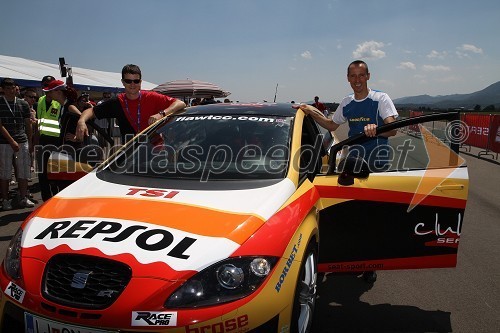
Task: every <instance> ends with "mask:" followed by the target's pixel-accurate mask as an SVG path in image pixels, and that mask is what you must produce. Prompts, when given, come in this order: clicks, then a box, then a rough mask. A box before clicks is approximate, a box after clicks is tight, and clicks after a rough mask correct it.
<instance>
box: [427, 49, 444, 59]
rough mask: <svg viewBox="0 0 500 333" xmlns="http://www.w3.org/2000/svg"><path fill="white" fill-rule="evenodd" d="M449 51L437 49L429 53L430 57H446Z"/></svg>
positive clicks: (428, 56)
mask: <svg viewBox="0 0 500 333" xmlns="http://www.w3.org/2000/svg"><path fill="white" fill-rule="evenodd" d="M447 54H448V53H447V52H446V51H443V52H438V51H436V50H432V51H431V53H429V54H428V55H427V58H429V59H436V58H437V59H444V58H445V57H446V55H447Z"/></svg>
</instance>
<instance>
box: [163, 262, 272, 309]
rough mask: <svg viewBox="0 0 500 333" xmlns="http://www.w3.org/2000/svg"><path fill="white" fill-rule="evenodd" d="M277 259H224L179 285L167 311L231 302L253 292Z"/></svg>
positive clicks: (168, 301)
mask: <svg viewBox="0 0 500 333" xmlns="http://www.w3.org/2000/svg"><path fill="white" fill-rule="evenodd" d="M277 261H278V257H239V258H230V259H225V260H223V261H221V262H218V263H216V264H214V265H212V266H209V267H207V268H205V269H204V270H203V271H201V272H199V273H198V274H196V275H195V276H193V277H192V278H191V279H189V280H188V281H186V282H185V283H184V284H183V285H182V286H180V287H179V288H178V289H177V290H176V291H175V292H174V293H173V294H172V295H170V297H169V298H168V299H167V301H166V302H165V307H166V308H188V307H189V308H195V307H202V306H210V305H218V304H222V303H227V302H231V301H234V300H237V299H240V298H243V297H245V296H248V295H250V294H251V293H252V292H254V291H255V290H256V289H257V288H258V287H259V286H260V285H261V284H262V282H264V280H265V279H266V278H267V276H268V275H269V273H270V272H271V270H272V268H273V267H274V265H275V264H276V262H277Z"/></svg>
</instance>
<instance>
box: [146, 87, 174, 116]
mask: <svg viewBox="0 0 500 333" xmlns="http://www.w3.org/2000/svg"><path fill="white" fill-rule="evenodd" d="M145 93H146V94H147V95H148V97H147V98H148V99H150V100H151V102H152V104H153V105H154V109H155V110H157V112H158V111H161V110H165V109H166V108H168V107H169V106H170V105H172V103H174V102H175V101H176V100H177V99H176V98H173V97H170V96H167V95H163V94H160V93H157V92H156V91H147V92H145Z"/></svg>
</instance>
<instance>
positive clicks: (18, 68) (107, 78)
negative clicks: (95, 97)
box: [0, 55, 157, 92]
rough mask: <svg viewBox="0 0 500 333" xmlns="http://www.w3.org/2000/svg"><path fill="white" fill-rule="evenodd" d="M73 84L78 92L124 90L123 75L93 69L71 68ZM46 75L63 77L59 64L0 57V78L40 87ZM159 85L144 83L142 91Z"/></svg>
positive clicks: (22, 84)
mask: <svg viewBox="0 0 500 333" xmlns="http://www.w3.org/2000/svg"><path fill="white" fill-rule="evenodd" d="M71 69H72V74H73V84H74V85H75V88H76V89H78V90H85V91H110V92H118V91H121V90H123V85H122V83H121V73H113V72H102V71H96V70H92V69H86V68H79V67H73V66H71ZM45 75H52V76H54V77H55V78H56V79H57V78H60V77H61V74H60V72H59V64H49V63H46V62H41V61H36V60H29V59H24V58H18V57H9V56H4V55H0V78H1V79H3V78H6V77H9V78H12V79H14V81H16V83H17V84H19V85H20V86H23V87H40V81H41V80H42V78H43V77H44V76H45ZM156 86H157V84H154V83H151V82H147V81H144V80H143V81H142V89H144V90H151V89H153V88H154V87H156Z"/></svg>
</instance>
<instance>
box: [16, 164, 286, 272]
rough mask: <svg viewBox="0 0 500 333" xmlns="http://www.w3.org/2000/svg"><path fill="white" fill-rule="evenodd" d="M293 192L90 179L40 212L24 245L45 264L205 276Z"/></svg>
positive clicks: (282, 184) (281, 186) (280, 186)
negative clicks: (99, 263)
mask: <svg viewBox="0 0 500 333" xmlns="http://www.w3.org/2000/svg"><path fill="white" fill-rule="evenodd" d="M294 191H295V188H294V184H293V182H292V181H291V180H289V179H283V180H281V181H279V182H277V183H275V184H273V185H270V186H265V187H260V188H252V189H242V190H220V191H217V190H210V191H200V190H178V189H161V188H141V187H136V186H133V187H131V186H130V185H123V184H116V183H110V182H107V181H104V180H102V179H99V178H98V177H97V176H96V174H95V173H90V174H89V175H87V176H85V177H84V178H82V179H80V180H79V181H77V182H76V183H74V184H73V185H71V186H70V187H68V188H67V189H65V190H63V191H62V192H60V193H59V194H58V195H56V196H55V197H54V198H52V199H51V200H49V201H48V202H46V203H45V204H44V205H43V206H42V207H40V209H39V210H38V211H37V212H36V214H34V215H33V216H32V217H31V218H30V219H29V220H28V221H27V222H26V224H25V226H24V233H23V238H22V242H21V245H22V247H23V251H24V254H26V255H29V256H31V257H33V256H35V257H37V259H39V260H42V261H47V260H48V259H49V258H50V257H51V256H53V255H54V254H57V253H68V252H69V253H77V254H83V255H86V254H87V255H100V256H104V257H112V258H113V259H115V260H120V261H124V262H126V263H127V264H129V265H130V266H131V267H132V268H134V267H135V268H137V270H136V272H138V271H142V272H143V274H151V272H155V271H157V268H158V267H159V266H161V267H163V268H165V267H164V266H165V265H166V266H168V267H167V269H169V270H174V271H177V272H180V271H201V270H202V269H203V268H205V267H207V266H209V265H211V264H213V263H215V262H218V261H220V260H222V259H225V258H227V257H228V256H230V255H231V254H232V253H233V252H234V251H235V250H237V249H238V248H239V247H240V246H241V244H243V243H244V242H245V241H246V240H247V239H248V238H249V237H251V236H252V235H253V234H254V233H255V232H256V231H257V230H258V229H259V228H260V227H261V226H262V225H263V224H264V223H265V221H266V220H268V219H269V218H270V217H271V216H272V215H273V214H275V213H276V212H277V211H278V210H279V209H280V207H281V206H282V205H283V203H284V202H285V201H286V200H287V199H288V198H289V197H290V196H291V195H292V194H293V193H294ZM148 265H153V266H151V267H155V269H146V266H148ZM151 267H150V268H151ZM146 270H147V271H148V273H146Z"/></svg>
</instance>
